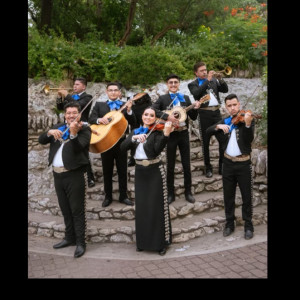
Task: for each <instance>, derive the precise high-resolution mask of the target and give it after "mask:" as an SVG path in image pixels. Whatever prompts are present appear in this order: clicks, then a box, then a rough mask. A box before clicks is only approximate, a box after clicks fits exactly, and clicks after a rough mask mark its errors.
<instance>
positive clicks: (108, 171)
mask: <svg viewBox="0 0 300 300" xmlns="http://www.w3.org/2000/svg"><path fill="white" fill-rule="evenodd" d="M123 102H124V101H123ZM124 104H125V102H124ZM109 112H110V107H109V106H108V104H107V103H106V102H101V101H99V102H96V103H95V105H94V107H93V109H92V112H91V114H90V117H89V123H90V124H97V119H98V118H103V117H104V116H105V115H106V114H107V113H109ZM122 113H123V114H124V117H125V118H126V120H127V121H128V123H129V125H131V126H135V123H136V117H135V115H134V112H133V111H132V114H131V115H129V114H128V113H127V109H126V108H124V109H123V110H122ZM126 132H128V126H127V129H126ZM125 138H126V136H125V135H124V136H122V137H121V138H120V139H119V141H118V142H117V143H116V144H115V145H114V146H113V147H112V148H111V149H109V150H107V151H105V152H103V153H101V160H102V167H103V177H104V192H105V197H106V198H107V199H110V200H112V177H113V169H114V160H116V167H117V173H118V180H119V191H120V195H119V201H122V200H124V199H126V198H128V196H127V152H126V151H121V150H120V144H121V143H122V142H123V140H124V139H125Z"/></svg>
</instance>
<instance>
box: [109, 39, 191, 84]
mask: <svg viewBox="0 0 300 300" xmlns="http://www.w3.org/2000/svg"><path fill="white" fill-rule="evenodd" d="M185 72H186V69H185V68H184V67H183V65H182V63H181V58H180V57H178V56H177V55H175V54H173V53H172V50H171V49H168V48H164V47H162V46H154V47H152V46H150V45H149V44H147V45H145V46H139V47H131V46H126V47H125V48H124V49H123V52H122V55H121V56H120V59H119V60H118V62H117V63H116V64H115V66H114V67H113V68H112V69H111V76H110V78H109V80H119V81H121V82H122V83H123V85H125V86H130V85H137V84H139V85H144V86H150V85H153V84H155V83H157V82H159V81H164V80H165V78H166V77H167V75H169V74H170V73H176V74H178V75H179V76H182V75H184V74H185Z"/></svg>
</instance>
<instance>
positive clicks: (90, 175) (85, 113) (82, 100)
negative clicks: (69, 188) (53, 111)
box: [56, 92, 95, 182]
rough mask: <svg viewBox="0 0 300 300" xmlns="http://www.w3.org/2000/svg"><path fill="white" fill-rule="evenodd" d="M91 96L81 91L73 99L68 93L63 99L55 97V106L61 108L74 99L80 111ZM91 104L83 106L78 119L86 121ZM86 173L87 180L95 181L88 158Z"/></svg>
mask: <svg viewBox="0 0 300 300" xmlns="http://www.w3.org/2000/svg"><path fill="white" fill-rule="evenodd" d="M92 98H93V96H92V95H90V94H87V93H86V92H83V93H82V94H81V95H80V96H79V99H78V100H75V99H74V98H73V97H72V96H71V95H70V94H68V95H67V96H66V97H65V98H64V100H62V98H57V99H56V107H57V108H58V109H61V110H63V109H64V106H65V105H66V104H67V103H70V102H73V101H76V102H77V103H79V105H80V110H81V111H82V110H83V109H84V108H85V106H86V105H87V104H88V103H89V101H90V100H91V99H92ZM91 106H92V101H91V103H90V104H89V105H88V107H86V108H85V110H84V111H83V113H82V115H81V118H80V120H81V121H84V122H88V119H89V114H90V110H91ZM87 175H88V181H89V182H90V181H95V177H94V173H93V169H92V166H91V161H90V159H89V164H88V168H87Z"/></svg>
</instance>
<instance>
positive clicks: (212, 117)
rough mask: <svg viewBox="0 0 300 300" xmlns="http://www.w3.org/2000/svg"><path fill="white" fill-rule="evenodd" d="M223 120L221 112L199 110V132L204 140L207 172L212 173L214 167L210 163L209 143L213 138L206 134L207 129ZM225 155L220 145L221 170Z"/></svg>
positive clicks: (203, 146)
mask: <svg viewBox="0 0 300 300" xmlns="http://www.w3.org/2000/svg"><path fill="white" fill-rule="evenodd" d="M221 119H222V116H221V113H220V110H219V109H218V110H215V111H212V110H201V109H199V132H200V136H201V139H202V153H203V157H204V164H205V168H206V171H208V170H210V171H212V165H211V163H210V155H209V141H210V138H211V136H209V135H208V134H207V132H206V130H207V128H208V127H210V126H212V125H214V124H216V123H217V122H219V121H220V120H221ZM223 157H224V153H223V150H222V148H221V145H220V143H219V168H221V167H222V161H223Z"/></svg>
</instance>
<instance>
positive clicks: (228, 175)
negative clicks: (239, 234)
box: [222, 157, 253, 231]
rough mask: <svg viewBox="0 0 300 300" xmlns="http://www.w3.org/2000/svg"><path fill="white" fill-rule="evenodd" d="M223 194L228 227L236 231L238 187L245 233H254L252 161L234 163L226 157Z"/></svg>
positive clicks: (224, 161)
mask: <svg viewBox="0 0 300 300" xmlns="http://www.w3.org/2000/svg"><path fill="white" fill-rule="evenodd" d="M222 178H223V193H224V207H225V217H226V225H225V227H229V228H231V229H234V220H235V195H236V187H237V185H238V186H239V188H240V191H241V195H242V202H243V204H242V218H243V220H244V221H245V225H244V227H245V231H246V230H247V229H250V230H251V231H253V224H252V196H253V193H252V191H253V190H252V165H251V160H250V159H249V160H247V161H243V162H233V161H231V160H230V159H227V158H226V157H224V160H223V176H222Z"/></svg>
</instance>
